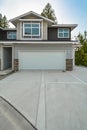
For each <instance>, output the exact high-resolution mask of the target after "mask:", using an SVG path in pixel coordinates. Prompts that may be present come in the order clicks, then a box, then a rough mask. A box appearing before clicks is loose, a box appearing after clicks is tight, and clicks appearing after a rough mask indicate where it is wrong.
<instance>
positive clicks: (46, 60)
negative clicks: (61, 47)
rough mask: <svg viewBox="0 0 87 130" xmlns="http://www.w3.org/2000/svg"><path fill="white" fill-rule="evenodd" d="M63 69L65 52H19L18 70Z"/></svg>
mask: <svg viewBox="0 0 87 130" xmlns="http://www.w3.org/2000/svg"><path fill="white" fill-rule="evenodd" d="M27 69H31V70H35V69H37V70H38V69H39V70H48V69H57V70H65V52H63V51H61V52H54V51H49V52H46V51H43V52H35V51H33V52H20V53H19V70H27Z"/></svg>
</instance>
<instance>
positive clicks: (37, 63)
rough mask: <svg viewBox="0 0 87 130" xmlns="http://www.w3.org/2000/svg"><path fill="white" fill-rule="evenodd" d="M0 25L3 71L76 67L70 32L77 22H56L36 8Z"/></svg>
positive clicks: (0, 51) (0, 58)
mask: <svg viewBox="0 0 87 130" xmlns="http://www.w3.org/2000/svg"><path fill="white" fill-rule="evenodd" d="M10 22H11V23H12V24H13V25H14V26H15V28H6V29H3V28H0V70H5V69H7V68H11V67H12V70H15V71H17V70H27V69H33V70H35V69H40V70H46V69H47V70H48V69H56V70H64V71H65V70H70V71H71V70H73V65H74V49H73V47H72V44H73V43H74V41H71V31H72V30H73V29H74V28H76V27H77V24H57V25H55V24H54V22H53V21H52V20H50V19H48V18H45V17H43V16H41V15H39V14H37V13H35V12H33V11H30V12H28V13H25V14H23V15H20V16H18V17H16V18H13V19H11V20H10Z"/></svg>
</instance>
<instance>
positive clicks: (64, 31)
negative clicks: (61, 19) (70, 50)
mask: <svg viewBox="0 0 87 130" xmlns="http://www.w3.org/2000/svg"><path fill="white" fill-rule="evenodd" d="M58 38H69V28H59V29H58Z"/></svg>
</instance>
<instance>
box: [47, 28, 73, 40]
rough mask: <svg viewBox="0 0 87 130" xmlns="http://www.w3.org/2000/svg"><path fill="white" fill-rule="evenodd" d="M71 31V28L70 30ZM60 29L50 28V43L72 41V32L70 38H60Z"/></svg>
mask: <svg viewBox="0 0 87 130" xmlns="http://www.w3.org/2000/svg"><path fill="white" fill-rule="evenodd" d="M69 29H70V28H69ZM57 30H58V28H51V27H50V28H48V40H49V41H70V40H71V30H70V34H69V35H70V37H69V38H58V36H57V35H58V32H57Z"/></svg>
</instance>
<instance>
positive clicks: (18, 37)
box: [17, 22, 20, 40]
mask: <svg viewBox="0 0 87 130" xmlns="http://www.w3.org/2000/svg"><path fill="white" fill-rule="evenodd" d="M17 40H20V22H18V23H17Z"/></svg>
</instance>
